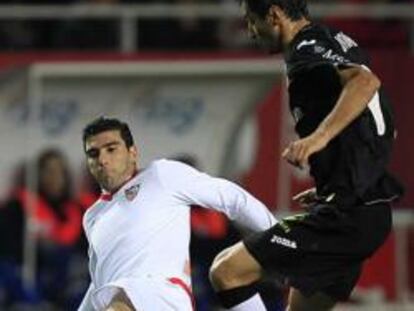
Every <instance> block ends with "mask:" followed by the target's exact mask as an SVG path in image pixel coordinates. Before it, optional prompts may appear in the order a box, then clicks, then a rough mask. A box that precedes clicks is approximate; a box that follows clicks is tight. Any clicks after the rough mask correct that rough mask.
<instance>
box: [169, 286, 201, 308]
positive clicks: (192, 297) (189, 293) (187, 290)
mask: <svg viewBox="0 0 414 311" xmlns="http://www.w3.org/2000/svg"><path fill="white" fill-rule="evenodd" d="M168 281H170V282H171V283H173V284H174V285H178V286H180V287H181V288H182V289H183V290H184V291H185V292H186V293H187V295H188V296H189V297H190V300H191V304H192V306H193V310H195V301H194V296H193V293H192V291H191V288H190V286H188V285H187V284H186V283H185V282H184V281H183V280H181V279H179V278H169V279H168Z"/></svg>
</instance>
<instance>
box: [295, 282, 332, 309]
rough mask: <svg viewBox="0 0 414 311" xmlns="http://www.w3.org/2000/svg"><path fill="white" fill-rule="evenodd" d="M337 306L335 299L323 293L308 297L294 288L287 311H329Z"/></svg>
mask: <svg viewBox="0 0 414 311" xmlns="http://www.w3.org/2000/svg"><path fill="white" fill-rule="evenodd" d="M335 304H336V301H335V300H334V299H333V298H331V297H330V296H328V295H326V294H324V293H322V292H316V293H315V294H313V295H312V296H309V297H307V296H304V295H303V294H302V293H301V292H300V291H299V290H297V289H295V288H293V287H292V288H291V289H290V291H289V299H288V308H287V311H309V310H312V311H328V310H332V309H333V307H334V306H335Z"/></svg>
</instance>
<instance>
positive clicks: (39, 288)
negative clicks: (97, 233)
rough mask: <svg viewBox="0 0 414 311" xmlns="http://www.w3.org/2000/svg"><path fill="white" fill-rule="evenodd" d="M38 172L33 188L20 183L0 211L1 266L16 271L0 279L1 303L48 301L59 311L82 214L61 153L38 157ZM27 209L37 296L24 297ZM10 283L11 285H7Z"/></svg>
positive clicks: (25, 291)
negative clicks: (33, 243)
mask: <svg viewBox="0 0 414 311" xmlns="http://www.w3.org/2000/svg"><path fill="white" fill-rule="evenodd" d="M37 168H38V169H37V174H38V181H37V188H36V189H33V187H31V186H30V185H28V184H27V183H26V182H19V183H18V184H17V185H16V186H15V188H14V189H13V191H12V193H11V195H10V197H9V199H8V200H7V202H6V204H5V205H4V206H3V207H2V208H1V209H0V259H1V262H2V263H4V264H5V265H6V266H4V267H9V268H10V267H12V268H13V269H12V270H13V271H15V272H16V273H15V275H10V276H9V277H8V278H7V279H3V280H2V279H0V285H3V286H5V289H6V292H7V294H6V297H5V301H4V302H3V304H5V305H7V304H13V303H15V302H16V300H23V301H25V300H26V302H36V301H35V300H39V301H40V300H47V301H50V302H52V303H54V304H57V305H60V306H61V307H63V306H64V304H65V303H66V301H67V297H66V294H67V293H66V288H65V285H67V284H66V280H67V273H68V271H69V269H68V267H69V264H70V260H71V258H72V255H73V254H74V253H73V252H74V250H75V248H76V246H77V243H78V242H79V239H80V237H81V232H82V231H81V230H82V210H81V208H80V206H79V204H78V203H77V202H76V201H75V200H74V199H73V196H72V184H71V176H70V172H69V167H68V164H67V161H66V158H65V157H64V155H63V154H62V153H61V152H60V151H58V150H55V149H48V150H45V151H44V152H42V153H41V154H40V156H39V157H38V160H37ZM22 176H23V175H22ZM21 180H22V181H23V180H24V178H22V179H21ZM31 210H32V211H33V214H32V217H33V218H34V219H33V220H34V223H35V227H36V229H35V233H34V234H35V238H36V244H37V252H36V254H35V255H36V258H37V260H36V261H37V272H38V273H37V276H36V293H37V294H34V292H31V293H29V294H28V292H27V289H25V288H24V287H23V286H22V284H21V281H20V276H19V273H20V270H21V265H22V263H23V248H24V238H25V230H26V218H27V217H28V215H29V213H30V211H31ZM5 270H7V269H5ZM9 270H10V269H9ZM3 272H4V271H2V274H3ZM13 278H14V279H13ZM12 279H13V282H12V283H13V285H11V284H10V280H12ZM1 281H2V282H3V284H1V283H2V282H1ZM56 284H59V286H56ZM35 296H36V297H35Z"/></svg>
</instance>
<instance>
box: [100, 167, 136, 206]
mask: <svg viewBox="0 0 414 311" xmlns="http://www.w3.org/2000/svg"><path fill="white" fill-rule="evenodd" d="M137 176H138V170H135V172H134V173H133V174H132V176H131V177H130V178H129V179H127V180H126V181H125V182H124V183H123V184H122V185H121V186H120V187H119V188H118V190H115V191H114V192H109V191H105V190H102V193H101V196H100V199H101V200H102V201H107V202H108V201H112V199H113V198H114V197H115V196H116V195H118V193H120V192H121V191H122V190H123V189H124V188H125V187H127V186H128V185H129V184H130V183H131V182H132V180H134V179H135V177H137Z"/></svg>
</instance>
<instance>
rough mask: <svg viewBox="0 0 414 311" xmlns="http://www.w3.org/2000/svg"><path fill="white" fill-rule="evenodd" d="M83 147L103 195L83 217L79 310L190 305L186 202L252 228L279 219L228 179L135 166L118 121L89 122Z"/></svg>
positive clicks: (169, 166)
mask: <svg viewBox="0 0 414 311" xmlns="http://www.w3.org/2000/svg"><path fill="white" fill-rule="evenodd" d="M83 145H84V151H85V154H86V158H87V163H88V167H89V170H90V172H91V173H92V175H93V176H94V178H95V179H96V180H97V182H98V183H99V184H100V186H101V188H102V196H101V198H100V199H99V200H98V201H97V202H96V203H95V204H94V205H93V206H92V207H91V208H89V209H88V211H87V212H86V214H85V216H84V220H83V225H84V229H85V232H86V236H87V238H88V242H89V269H90V275H91V284H90V286H89V289H88V291H87V293H86V295H85V297H84V299H83V301H82V303H81V305H80V307H79V309H78V310H79V311H90V310H98V311H101V310H105V311H115V310H116V311H124V310H125V311H131V310H137V311H158V310H160V311H161V310H162V311H168V310H180V311H187V310H188V311H190V310H194V305H193V299H192V294H191V278H190V258H189V243H190V206H191V205H198V206H203V207H206V208H211V209H214V210H217V211H220V212H223V213H224V214H226V215H227V217H229V219H231V220H234V221H235V222H236V223H238V224H239V225H240V226H242V227H245V228H247V229H250V230H251V231H253V232H258V231H262V230H266V229H268V228H270V227H271V226H272V225H274V224H275V223H276V220H275V218H274V217H273V215H272V214H271V213H270V212H269V211H268V210H267V208H266V207H265V206H264V205H263V204H262V203H261V202H259V201H258V200H257V199H255V198H254V197H253V196H252V195H250V194H249V193H247V192H246V191H245V190H243V189H242V188H240V187H239V186H237V185H235V184H234V183H232V182H229V181H227V180H224V179H220V178H214V177H211V176H209V175H207V174H204V173H201V172H199V171H197V170H195V169H194V168H191V167H189V166H187V165H185V164H182V163H179V162H175V161H169V160H157V161H154V162H152V163H151V164H150V165H149V166H148V167H147V168H145V169H142V170H140V169H138V150H137V147H136V146H135V144H134V141H133V137H132V135H131V132H130V130H129V128H128V125H127V124H126V123H123V122H121V121H119V120H117V119H109V118H98V119H96V120H94V121H93V122H92V123H90V124H88V125H87V126H86V127H85V129H84V132H83Z"/></svg>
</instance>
